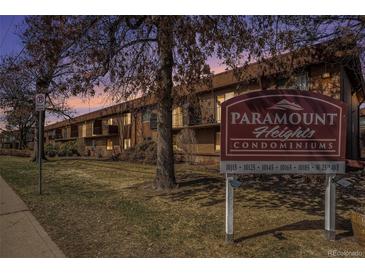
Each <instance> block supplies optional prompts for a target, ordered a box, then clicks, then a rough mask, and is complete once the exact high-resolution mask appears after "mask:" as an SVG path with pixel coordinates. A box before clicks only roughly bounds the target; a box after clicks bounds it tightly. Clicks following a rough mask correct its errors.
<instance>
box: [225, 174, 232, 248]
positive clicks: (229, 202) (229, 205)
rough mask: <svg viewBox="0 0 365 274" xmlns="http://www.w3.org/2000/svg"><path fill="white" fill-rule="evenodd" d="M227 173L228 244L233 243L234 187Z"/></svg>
mask: <svg viewBox="0 0 365 274" xmlns="http://www.w3.org/2000/svg"><path fill="white" fill-rule="evenodd" d="M231 179H232V178H230V177H228V175H227V173H226V243H233V187H232V185H231V182H230V180H231Z"/></svg>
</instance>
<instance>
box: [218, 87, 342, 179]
mask: <svg viewBox="0 0 365 274" xmlns="http://www.w3.org/2000/svg"><path fill="white" fill-rule="evenodd" d="M345 115H346V105H345V104H344V103H343V102H341V101H338V100H335V99H333V98H330V97H327V96H324V95H321V94H319V93H313V92H307V91H296V90H285V91H283V90H274V91H272V90H271V91H259V92H252V93H248V94H244V95H240V96H237V97H234V98H232V99H230V100H227V101H225V102H224V103H223V104H222V124H221V172H223V173H312V174H321V173H328V174H329V173H344V171H345V147H346V119H345Z"/></svg>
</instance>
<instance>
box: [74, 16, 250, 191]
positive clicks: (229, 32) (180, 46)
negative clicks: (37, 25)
mask: <svg viewBox="0 0 365 274" xmlns="http://www.w3.org/2000/svg"><path fill="white" fill-rule="evenodd" d="M86 20H90V19H89V18H87V19H86ZM96 20H97V23H96V24H94V25H93V27H92V28H90V29H89V30H88V32H87V35H85V36H83V38H82V39H81V40H80V42H79V45H78V47H77V49H78V50H80V52H82V54H79V55H78V61H77V62H76V63H77V64H78V68H79V71H80V72H79V74H80V75H83V76H84V77H83V79H81V80H82V82H83V83H84V85H85V86H92V85H93V84H95V85H98V84H99V85H102V86H104V87H105V90H106V91H108V92H110V93H111V94H113V96H114V98H115V99H116V100H120V99H126V98H129V97H130V96H131V95H151V96H153V97H154V98H156V99H157V101H158V104H157V110H158V116H157V117H158V118H157V121H158V123H157V131H158V142H157V144H158V145H157V168H156V178H155V183H156V186H157V188H160V189H163V188H171V187H173V186H174V185H175V183H176V182H175V171H174V158H173V148H172V117H171V114H172V106H173V101H174V98H176V97H178V96H177V95H178V94H177V93H183V92H185V94H186V93H189V92H193V91H194V90H195V89H196V87H197V86H198V85H202V84H209V80H210V77H211V72H210V68H209V66H208V65H207V60H208V58H210V57H212V56H214V55H216V54H218V55H219V56H221V57H223V58H228V57H230V56H232V55H234V54H240V53H241V52H243V50H244V47H245V42H244V41H248V40H249V39H248V38H249V37H250V33H249V32H248V31H247V30H246V22H245V21H244V20H241V18H240V17H235V16H213V17H210V16H102V17H97V18H96ZM85 82H87V84H85ZM174 86H181V87H183V88H182V89H174Z"/></svg>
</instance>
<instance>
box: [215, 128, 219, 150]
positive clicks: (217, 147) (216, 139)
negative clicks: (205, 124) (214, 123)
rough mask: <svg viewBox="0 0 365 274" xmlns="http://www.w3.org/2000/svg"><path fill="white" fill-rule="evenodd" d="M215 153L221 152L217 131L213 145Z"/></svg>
mask: <svg viewBox="0 0 365 274" xmlns="http://www.w3.org/2000/svg"><path fill="white" fill-rule="evenodd" d="M214 150H215V151H221V133H220V131H217V132H216V133H215V144H214Z"/></svg>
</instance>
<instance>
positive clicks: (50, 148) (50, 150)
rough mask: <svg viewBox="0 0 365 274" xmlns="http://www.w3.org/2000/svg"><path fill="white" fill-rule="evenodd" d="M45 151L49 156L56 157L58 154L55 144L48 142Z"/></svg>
mask: <svg viewBox="0 0 365 274" xmlns="http://www.w3.org/2000/svg"><path fill="white" fill-rule="evenodd" d="M44 153H45V154H46V155H47V156H49V157H55V156H56V154H57V150H56V148H55V146H54V145H52V144H47V145H45V146H44Z"/></svg>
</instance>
